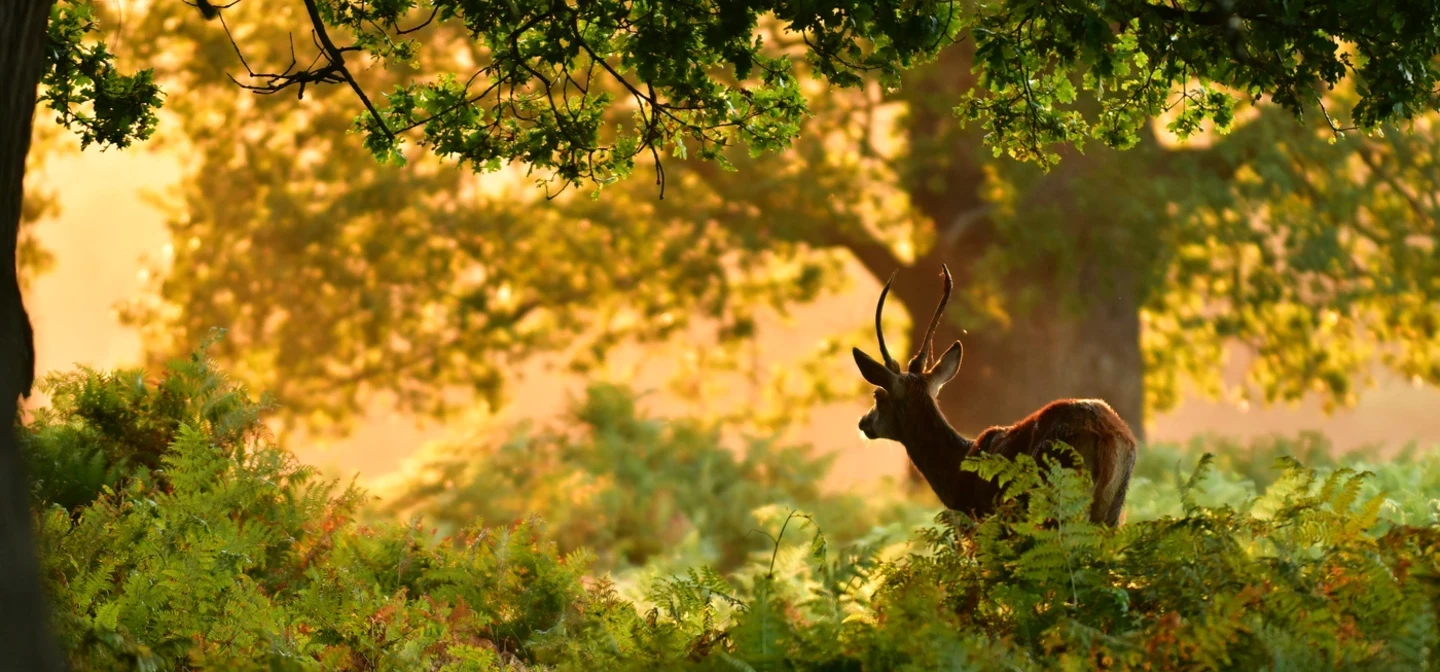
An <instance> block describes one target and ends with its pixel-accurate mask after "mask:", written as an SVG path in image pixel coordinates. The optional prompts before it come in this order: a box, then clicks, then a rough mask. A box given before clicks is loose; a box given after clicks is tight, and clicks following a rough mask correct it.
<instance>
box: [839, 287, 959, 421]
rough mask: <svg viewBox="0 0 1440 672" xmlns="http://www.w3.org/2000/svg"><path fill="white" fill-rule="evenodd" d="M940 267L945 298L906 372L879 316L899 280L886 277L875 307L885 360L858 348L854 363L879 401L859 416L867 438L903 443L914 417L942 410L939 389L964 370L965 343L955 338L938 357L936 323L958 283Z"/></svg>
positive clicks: (878, 338) (878, 336)
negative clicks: (892, 352) (887, 345)
mask: <svg viewBox="0 0 1440 672" xmlns="http://www.w3.org/2000/svg"><path fill="white" fill-rule="evenodd" d="M941 269H942V270H943V271H944V277H945V294H944V295H943V296H941V298H940V305H939V306H936V308H935V316H934V317H932V318H931V319H930V328H929V329H928V330H927V331H926V332H925V338H924V339H923V340H921V341H920V343H919V345H918V347H917V349H916V351H915V356H914V357H912V358H910V363H909V364H908V365H906V367H905V369H906V370H905V371H901V370H900V363H899V362H898V361H896V360H895V359H894V358H892V357H891V356H890V351H889V350H886V349H885V332H884V331H883V330H881V328H880V315H881V314H882V313H883V312H884V311H885V296H886V295H888V294H889V293H890V283H891V282H894V280H895V275H894V274H893V273H892V274H891V275H890V279H889V280H887V281H885V288H884V289H882V290H880V302H879V304H877V305H876V306H875V338H876V339H877V340H878V341H879V342H880V357H881V359H882V360H883V362H877V361H875V360H874V359H872V358H871V357H870V355H867V354H865V353H864V352H861V351H860V348H855V349H854V351H855V365H856V366H859V367H860V375H861V376H864V378H865V380H866V381H867V382H869V383H870V384H871V385H874V386H875V405H874V406H873V407H871V408H870V412H868V413H866V414H865V417H862V418H860V431H861V432H863V433H864V434H865V438H868V439H890V440H891V441H902V439H903V435H902V433H903V432H904V431H905V428H906V427H908V426H911V425H912V424H913V421H912V420H911V419H912V418H914V417H915V416H916V414H919V413H937V412H938V407H937V406H936V405H935V400H936V398H937V397H938V396H939V394H940V388H942V387H944V386H945V384H946V383H948V382H950V380H951V379H952V378H954V377H955V374H956V373H957V372H959V371H960V359H961V358H962V357H963V356H964V348H962V347H961V346H960V341H955V344H954V345H952V346H950V349H949V350H946V351H945V354H943V355H940V359H939V360H938V361H937V360H934V355H935V348H934V340H935V327H936V326H938V325H939V324H940V316H941V315H942V314H943V313H944V312H945V304H946V303H948V302H949V301H950V290H951V288H952V287H953V286H954V283H953V281H952V280H951V279H950V269H949V268H946V267H944V266H941ZM902 442H903V441H902Z"/></svg>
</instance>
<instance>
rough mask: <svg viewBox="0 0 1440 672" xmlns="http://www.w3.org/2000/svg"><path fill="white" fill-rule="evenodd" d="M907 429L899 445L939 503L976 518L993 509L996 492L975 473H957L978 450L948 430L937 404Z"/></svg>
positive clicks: (918, 415) (927, 407) (925, 409)
mask: <svg viewBox="0 0 1440 672" xmlns="http://www.w3.org/2000/svg"><path fill="white" fill-rule="evenodd" d="M906 428H907V429H908V430H909V431H906V432H905V434H904V436H903V437H902V438H901V441H900V443H901V444H902V445H904V446H905V452H906V453H907V454H908V455H909V456H910V461H911V462H914V463H915V468H916V469H918V470H920V473H921V474H922V475H924V476H925V480H926V481H927V482H929V483H930V489H931V490H934V491H935V495H936V496H937V497H939V498H940V501H941V503H943V504H944V505H945V506H946V507H948V508H951V509H955V510H957V511H962V512H965V513H968V514H970V515H975V516H978V515H984V514H985V513H988V512H989V511H990V510H991V509H993V508H994V506H995V495H996V492H997V488H996V487H995V486H994V485H993V484H992V483H990V482H989V481H986V480H985V479H982V478H980V477H979V476H978V475H976V474H975V473H974V472H969V471H961V469H960V463H961V462H964V461H965V458H966V457H969V456H970V455H971V454H972V453H974V452H976V451H977V450H978V448H977V446H976V443H975V442H974V441H971V440H970V439H967V438H965V437H964V436H961V435H960V432H957V431H955V428H954V427H951V426H950V421H948V420H946V419H945V415H944V414H943V413H941V412H940V407H939V405H938V404H936V403H935V402H934V401H933V400H930V401H929V403H928V404H926V405H925V406H924V407H923V408H922V409H919V412H917V413H916V414H915V415H914V416H912V417H911V418H910V422H908V423H906Z"/></svg>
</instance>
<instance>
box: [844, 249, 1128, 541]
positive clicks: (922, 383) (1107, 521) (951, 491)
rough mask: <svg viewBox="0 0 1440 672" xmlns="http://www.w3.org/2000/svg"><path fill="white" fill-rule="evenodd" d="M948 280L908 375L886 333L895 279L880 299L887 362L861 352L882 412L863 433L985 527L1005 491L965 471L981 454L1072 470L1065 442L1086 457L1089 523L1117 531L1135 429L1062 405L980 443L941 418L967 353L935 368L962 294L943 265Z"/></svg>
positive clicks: (1099, 407)
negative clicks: (903, 457) (939, 334)
mask: <svg viewBox="0 0 1440 672" xmlns="http://www.w3.org/2000/svg"><path fill="white" fill-rule="evenodd" d="M941 270H942V275H943V277H944V282H945V291H944V294H943V295H942V296H941V298H940V305H939V306H938V307H936V309H935V315H934V317H932V318H931V319H930V327H929V329H928V330H927V331H926V333H925V338H924V339H923V340H922V341H921V342H920V344H919V346H918V348H917V349H916V352H915V355H914V357H912V358H911V359H910V362H909V363H908V364H907V365H906V367H905V370H904V371H901V369H900V363H899V362H898V361H896V360H895V359H893V358H892V357H891V356H890V352H889V350H887V349H886V347H885V332H884V330H883V329H882V328H881V326H880V317H881V315H882V314H883V313H884V311H885V297H886V295H888V294H889V293H890V284H891V283H892V282H894V281H895V274H894V273H892V274H891V275H890V279H889V280H887V281H886V282H885V287H884V289H882V290H880V302H879V303H878V304H877V305H876V306H875V338H876V340H878V341H879V344H880V358H881V361H878V362H877V361H875V360H874V359H873V358H871V357H870V356H869V355H867V354H865V353H864V352H863V351H861V350H860V348H854V349H853V350H854V355H855V364H856V366H858V367H859V368H860V375H861V376H862V377H863V378H864V379H865V381H866V382H868V383H870V384H871V385H873V386H875V390H874V397H875V405H874V406H872V407H871V408H870V410H869V412H867V413H866V414H865V415H864V416H862V417H861V418H860V426H859V429H860V432H861V433H862V434H863V435H864V436H865V438H867V439H870V440H874V439H889V440H891V441H895V442H897V443H899V444H901V445H902V446H904V447H905V452H906V454H907V455H908V456H909V458H910V461H911V462H913V463H914V464H915V468H916V469H917V470H918V471H919V472H920V474H921V475H923V476H924V477H925V480H926V482H927V483H929V485H930V488H931V490H933V491H934V492H935V495H936V496H937V497H939V498H940V502H941V503H942V504H944V505H945V507H946V508H948V509H951V510H953V511H958V512H961V513H965V514H968V515H969V516H970V517H971V518H973V519H977V520H978V519H981V518H984V517H986V516H988V515H990V514H991V513H993V512H994V511H995V508H996V506H997V501H996V498H997V495H998V494H999V492H1000V487H999V486H998V485H997V484H995V483H993V482H991V481H989V480H987V479H984V478H981V477H980V475H979V474H976V473H974V472H971V471H963V470H961V468H960V464H961V462H963V461H964V460H965V459H966V458H967V457H971V456H978V455H982V454H999V455H1003V456H1005V457H1006V458H1009V459H1015V457H1016V456H1018V455H1029V456H1030V457H1031V458H1032V459H1035V460H1037V461H1038V460H1039V459H1040V457H1041V456H1042V455H1043V456H1047V457H1049V458H1051V459H1059V460H1061V462H1062V464H1065V465H1066V466H1068V467H1072V468H1073V467H1074V466H1075V465H1074V464H1073V463H1071V462H1072V460H1070V459H1068V457H1067V456H1065V455H1061V454H1059V451H1057V450H1056V449H1055V442H1057V441H1062V442H1064V443H1065V444H1067V445H1069V446H1070V447H1072V448H1074V449H1075V451H1076V452H1077V453H1079V455H1080V457H1081V459H1082V460H1083V462H1084V466H1085V468H1086V470H1087V471H1088V472H1089V474H1090V476H1091V480H1092V481H1093V483H1094V490H1093V491H1092V501H1091V504H1090V511H1089V518H1090V521H1091V522H1093V523H1096V524H1099V525H1105V526H1109V527H1114V526H1116V525H1118V524H1119V522H1120V515H1121V513H1122V511H1123V510H1124V508H1125V494H1126V492H1127V490H1128V489H1129V487H1130V475H1131V473H1132V472H1133V471H1134V469H1135V458H1136V446H1137V442H1136V440H1135V435H1134V434H1133V433H1131V431H1130V427H1129V425H1127V424H1125V421H1124V420H1123V419H1121V418H1120V415H1119V414H1118V413H1116V412H1115V410H1114V409H1112V408H1111V407H1110V405H1109V404H1107V403H1105V402H1104V401H1103V400H1100V399H1058V400H1056V401H1052V402H1050V403H1049V404H1046V405H1045V406H1044V407H1043V408H1041V409H1040V410H1038V411H1035V412H1034V413H1031V414H1030V415H1029V416H1027V417H1025V418H1024V419H1022V420H1020V421H1019V422H1016V423H1015V424H1012V425H1006V426H994V427H990V428H988V429H986V430H985V431H982V432H980V434H979V435H977V436H976V437H975V438H974V440H971V439H967V438H965V437H964V436H961V434H960V432H958V431H956V430H955V429H954V428H953V427H951V426H950V422H949V421H948V420H946V418H945V414H944V413H942V412H941V411H940V404H939V395H940V390H941V389H943V388H944V387H945V385H947V384H949V383H950V381H951V380H953V379H954V378H955V375H956V374H957V373H959V372H960V362H961V359H962V358H963V357H964V352H965V350H964V347H963V346H961V345H960V341H959V340H956V341H955V344H954V345H951V346H950V348H949V349H948V350H946V351H945V353H944V354H942V355H940V358H939V360H936V359H935V358H934V353H935V348H934V340H935V328H936V326H938V325H939V323H940V319H941V316H942V315H943V314H944V312H945V305H946V304H947V303H949V301H950V291H951V289H952V288H953V287H954V281H953V280H952V279H951V277H950V269H949V268H948V267H947V266H944V265H942V266H941ZM897 272H898V271H897Z"/></svg>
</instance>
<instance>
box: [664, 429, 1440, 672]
mask: <svg viewBox="0 0 1440 672" xmlns="http://www.w3.org/2000/svg"><path fill="white" fill-rule="evenodd" d="M1212 462H1213V461H1212V460H1211V459H1209V458H1206V459H1204V460H1203V461H1202V462H1201V465H1200V467H1199V468H1198V469H1197V471H1196V472H1194V473H1192V474H1191V475H1190V476H1189V477H1188V478H1187V479H1186V483H1185V484H1184V485H1185V487H1183V488H1182V492H1181V497H1182V500H1183V512H1182V514H1181V515H1179V516H1166V517H1162V518H1159V519H1156V520H1150V521H1144V522H1140V523H1136V524H1128V525H1125V526H1122V527H1120V528H1117V529H1105V528H1100V527H1097V526H1095V525H1092V524H1091V523H1089V522H1088V520H1086V506H1087V504H1088V493H1089V482H1088V479H1086V478H1085V477H1084V476H1083V475H1082V474H1079V473H1077V472H1073V471H1068V470H1062V469H1059V468H1056V467H1055V466H1053V465H1036V464H1035V463H1034V462H1032V461H1030V460H1029V459H1028V458H1021V459H1020V460H1019V461H1018V462H1007V461H1005V460H1003V459H999V458H993V457H992V458H986V459H985V460H983V461H976V462H972V463H971V464H970V465H968V468H977V469H979V470H980V471H981V472H982V473H986V474H995V475H998V476H999V477H1001V478H1002V479H1004V480H1005V481H1006V482H1007V483H1008V486H1007V492H1006V496H1007V498H1008V499H1009V500H1010V505H1009V506H1007V507H1005V508H1003V509H1002V510H1001V512H1000V513H999V514H997V515H995V516H993V517H990V518H988V519H987V520H985V521H983V522H981V523H979V524H978V525H977V524H974V523H971V522H969V521H951V520H948V517H945V518H946V520H943V521H941V522H939V523H937V524H936V525H934V526H931V527H928V528H925V529H923V530H921V531H920V532H919V533H918V534H917V535H916V537H915V539H914V545H913V546H912V547H911V548H909V549H906V550H905V551H904V552H900V553H898V554H896V553H895V549H892V550H891V553H892V555H893V557H894V559H891V560H884V561H878V562H877V561H875V556H874V554H873V553H865V554H860V555H859V556H855V555H845V556H841V557H835V556H834V555H832V553H831V551H830V549H829V548H828V546H827V545H826V544H825V543H824V540H823V536H820V535H816V536H812V537H810V538H809V539H804V540H802V541H803V543H795V544H790V545H788V546H786V545H777V551H776V553H775V558H776V561H775V562H774V563H771V564H770V565H762V566H760V567H756V568H752V571H750V572H749V573H748V574H747V573H741V574H740V575H738V576H736V577H734V578H732V579H731V580H728V581H727V580H723V579H719V578H718V577H716V576H713V575H708V574H704V573H700V574H697V575H696V576H694V577H691V578H688V579H686V580H684V581H678V582H671V583H669V584H665V585H663V586H662V590H661V591H660V594H659V595H657V596H656V598H655V600H656V601H657V602H661V603H665V604H672V605H683V608H682V614H681V615H682V617H683V618H685V619H688V620H690V621H694V620H703V619H702V616H701V615H703V614H710V613H714V614H718V613H721V612H722V611H723V612H724V613H727V614H731V615H732V620H730V621H728V622H727V623H726V624H725V625H724V626H723V630H724V633H725V634H726V635H727V641H729V642H730V643H731V644H732V646H731V647H730V648H729V649H727V650H725V651H722V652H717V653H716V654H715V655H716V656H722V655H723V656H725V657H727V658H729V659H732V660H733V661H734V662H737V663H743V664H744V665H745V666H748V667H749V668H752V669H757V670H758V669H806V670H821V669H826V670H836V669H855V670H862V669H863V670H934V669H964V670H992V669H993V670H1002V669H1003V670H1079V669H1120V670H1181V669H1184V670H1192V669H1193V670H1258V669H1266V670H1296V671H1300V670H1321V669H1343V670H1427V669H1428V670H1435V669H1440V664H1437V657H1436V655H1435V647H1436V645H1437V644H1440V630H1437V622H1436V616H1437V607H1440V528H1437V527H1435V526H1428V527H1405V526H1389V527H1387V528H1386V529H1385V531H1384V532H1383V533H1380V534H1375V531H1376V530H1377V529H1379V528H1380V527H1381V526H1380V525H1379V523H1380V512H1381V509H1382V508H1383V500H1381V499H1378V498H1373V499H1368V500H1366V499H1363V498H1362V497H1361V495H1360V493H1361V491H1362V490H1363V489H1364V487H1365V486H1364V483H1365V481H1366V479H1367V476H1366V475H1364V474H1357V473H1355V472H1352V471H1349V470H1346V469H1339V470H1336V471H1334V472H1332V473H1331V475H1330V476H1329V477H1328V478H1324V479H1319V478H1317V476H1316V474H1315V473H1314V472H1313V471H1311V470H1308V469H1305V468H1303V467H1302V466H1300V464H1299V463H1298V462H1295V461H1294V460H1293V459H1287V460H1283V461H1282V464H1281V466H1282V467H1283V468H1282V469H1281V473H1280V476H1279V478H1278V480H1277V481H1276V482H1275V484H1274V485H1273V486H1272V487H1271V488H1270V489H1269V490H1268V491H1267V493H1266V494H1265V495H1264V496H1263V497H1260V498H1258V499H1256V500H1254V501H1252V502H1250V503H1249V504H1248V506H1247V507H1246V508H1247V510H1248V511H1249V512H1245V511H1241V510H1237V509H1235V508H1232V507H1229V506H1218V507H1206V506H1202V505H1200V504H1198V503H1197V502H1196V498H1195V495H1197V494H1198V493H1196V492H1195V488H1196V487H1197V484H1198V483H1199V482H1201V481H1203V480H1204V479H1205V474H1206V472H1207V471H1208V470H1209V469H1210V468H1211V467H1212V466H1213V464H1212ZM1041 473H1044V474H1045V475H1046V477H1047V479H1048V482H1042V480H1041V478H1040V474H1041ZM1021 493H1031V498H1030V499H1029V501H1028V506H1027V508H1025V509H1024V510H1021V509H1019V508H1018V506H1017V505H1016V504H1015V503H1014V498H1015V497H1016V496H1017V495H1019V494H1021ZM1261 512H1263V513H1261ZM737 595H738V596H739V597H738V598H736V597H734V596H737ZM717 596H723V597H717ZM712 637H713V635H712Z"/></svg>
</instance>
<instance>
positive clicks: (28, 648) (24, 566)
mask: <svg viewBox="0 0 1440 672" xmlns="http://www.w3.org/2000/svg"><path fill="white" fill-rule="evenodd" d="M51 4H52V2H51V0H0V227H3V231H0V264H3V265H4V268H3V269H0V418H4V419H5V423H6V425H7V426H6V427H5V428H4V431H0V656H3V657H4V660H5V665H4V667H5V669H7V670H17V671H25V672H29V671H31V670H36V671H39V670H45V671H49V670H59V669H63V663H62V660H61V657H60V655H59V651H58V650H57V649H56V647H55V643H54V641H53V640H52V639H51V635H50V619H49V614H48V609H47V606H46V603H45V594H44V587H43V584H42V583H41V577H40V565H39V560H38V558H37V556H36V545H35V537H34V530H33V522H32V519H31V513H30V487H29V483H28V480H27V479H26V477H25V469H24V460H23V458H22V456H21V454H20V449H19V445H18V442H17V437H16V435H15V417H16V411H17V409H18V405H19V398H20V396H21V395H26V396H28V395H29V394H30V386H31V383H32V382H33V380H34V377H35V352H34V344H33V336H32V333H31V330H30V316H29V315H28V314H26V312H25V304H24V301H23V299H22V298H21V295H20V282H19V279H18V277H17V268H16V261H17V260H16V257H15V254H16V246H17V243H18V237H19V231H20V207H21V200H22V198H23V195H24V191H25V157H26V155H27V154H28V153H29V151H30V134H31V131H32V128H33V124H32V122H33V119H34V114H35V96H36V92H37V89H38V86H39V83H40V75H41V72H42V70H43V67H44V62H45V51H44V48H45V40H46V34H45V26H46V22H47V21H48V20H49V17H50V7H51Z"/></svg>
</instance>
